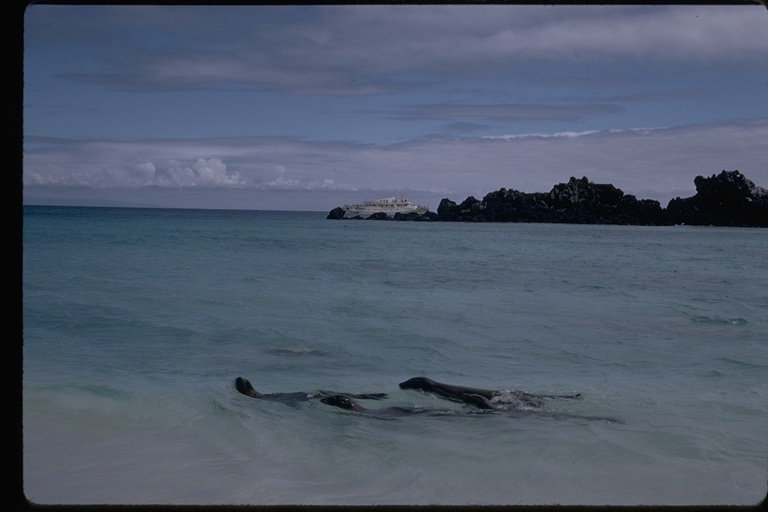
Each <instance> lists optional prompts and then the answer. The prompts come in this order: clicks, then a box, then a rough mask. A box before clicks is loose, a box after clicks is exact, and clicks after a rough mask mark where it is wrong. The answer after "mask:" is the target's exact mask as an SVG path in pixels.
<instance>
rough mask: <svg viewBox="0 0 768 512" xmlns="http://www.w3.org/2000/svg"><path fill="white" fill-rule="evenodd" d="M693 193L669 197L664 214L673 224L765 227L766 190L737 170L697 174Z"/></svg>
mask: <svg viewBox="0 0 768 512" xmlns="http://www.w3.org/2000/svg"><path fill="white" fill-rule="evenodd" d="M693 183H694V185H696V195H695V196H693V197H688V198H685V199H681V198H679V197H677V198H675V199H672V200H671V201H670V202H669V204H668V205H667V216H668V218H669V219H670V220H671V221H672V222H674V223H675V224H691V225H696V226H702V225H706V226H708V225H711V226H744V227H768V190H766V189H764V188H762V187H758V186H756V185H755V184H754V183H752V181H750V180H748V179H747V178H745V177H744V175H742V174H741V173H740V172H739V171H732V172H728V171H723V172H721V173H720V174H718V175H714V174H713V175H712V176H711V177H709V178H705V177H703V176H696V179H694V180H693Z"/></svg>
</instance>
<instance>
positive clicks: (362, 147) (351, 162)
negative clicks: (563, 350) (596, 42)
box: [23, 118, 768, 207]
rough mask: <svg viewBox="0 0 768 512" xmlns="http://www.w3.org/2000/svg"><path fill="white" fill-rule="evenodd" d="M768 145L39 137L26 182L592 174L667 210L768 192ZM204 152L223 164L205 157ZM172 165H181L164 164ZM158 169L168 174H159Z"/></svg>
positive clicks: (307, 182)
mask: <svg viewBox="0 0 768 512" xmlns="http://www.w3.org/2000/svg"><path fill="white" fill-rule="evenodd" d="M765 140H768V118H761V119H752V120H742V121H733V122H727V123H712V124H701V125H686V126H676V127H668V128H645V129H636V130H603V131H584V132H559V133H543V134H542V133H535V134H524V135H514V136H508V137H503V138H497V139H490V138H478V137H465V138H424V139H414V140H411V141H409V142H405V143H399V144H392V145H373V144H345V143H338V142H336V143H327V142H309V141H306V140H300V139H290V138H281V139H274V138H235V139H215V140H210V141H206V140H186V141H185V140H175V141H174V140H165V141H119V140H112V141H73V140H51V139H48V140H45V141H44V142H45V143H44V144H43V141H42V140H38V139H35V138H32V139H30V140H28V144H27V146H28V149H27V151H26V152H25V159H24V174H23V177H24V185H25V186H30V187H32V186H39V185H47V186H76V185H77V186H86V187H98V188H119V187H125V188H127V187H136V186H142V185H143V186H150V185H153V186H160V187H165V188H167V189H172V188H191V187H195V188H217V189H221V190H227V189H247V188H252V189H254V190H264V191H268V190H275V191H276V190H294V191H298V190H306V191H315V192H318V193H319V192H322V191H325V192H330V191H345V190H346V191H350V190H363V189H366V190H404V189H410V190H414V191H422V192H429V193H433V194H442V195H444V196H447V197H450V198H452V199H459V200H461V199H464V198H465V197H466V196H467V195H483V194H485V193H487V192H490V191H492V190H497V189H499V188H501V187H507V188H514V189H518V190H522V191H525V192H543V191H548V190H550V188H551V187H552V186H553V185H554V184H556V183H560V182H563V181H567V180H568V178H569V177H570V176H576V177H581V176H587V177H588V178H590V179H591V180H592V181H596V182H600V183H613V184H614V185H616V186H617V187H619V188H621V189H622V190H624V192H625V193H628V194H635V195H637V196H638V197H640V198H649V199H657V200H659V201H661V202H662V203H663V204H666V201H668V200H669V199H671V198H673V197H675V196H676V195H681V196H688V195H693V194H694V193H695V189H694V186H693V179H694V177H695V176H696V175H699V174H705V175H709V174H712V173H716V172H720V171H721V170H723V169H728V170H733V169H738V170H740V171H741V172H742V173H743V174H745V175H746V176H747V177H748V178H750V179H751V180H752V181H754V182H755V184H757V185H759V186H763V187H766V186H768V153H767V152H766V151H765ZM201 153H202V154H212V153H215V154H218V155H220V156H221V158H210V159H205V158H202V157H199V156H196V155H199V154H201ZM107 155H108V156H109V158H107ZM163 161H164V162H170V163H168V164H167V165H166V166H164V167H163V166H158V165H157V164H156V163H154V162H163ZM225 161H226V162H227V163H226V165H225V163H224V162H225ZM153 168H157V169H162V170H157V171H156V172H154V173H152V172H151V171H152V169H153ZM276 173H277V176H276ZM298 206H299V205H294V207H298Z"/></svg>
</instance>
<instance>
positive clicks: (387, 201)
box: [343, 197, 429, 217]
mask: <svg viewBox="0 0 768 512" xmlns="http://www.w3.org/2000/svg"><path fill="white" fill-rule="evenodd" d="M343 208H344V216H345V217H354V216H356V215H360V216H369V215H373V214H374V213H386V214H387V216H389V217H394V215H395V214H396V213H413V212H415V213H418V214H419V215H422V214H424V213H427V212H428V211H429V208H427V207H426V206H421V205H418V204H414V203H412V202H410V201H409V200H408V199H406V198H404V197H385V198H383V199H373V200H371V201H363V202H362V203H360V204H346V205H344V207H343Z"/></svg>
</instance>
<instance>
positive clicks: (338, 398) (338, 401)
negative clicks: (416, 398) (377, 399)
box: [320, 393, 455, 418]
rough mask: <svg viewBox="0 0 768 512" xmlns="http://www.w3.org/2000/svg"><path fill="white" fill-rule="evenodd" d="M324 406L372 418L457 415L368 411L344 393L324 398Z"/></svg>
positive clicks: (412, 410) (414, 410) (417, 410)
mask: <svg viewBox="0 0 768 512" xmlns="http://www.w3.org/2000/svg"><path fill="white" fill-rule="evenodd" d="M320 401H321V402H323V403H324V404H328V405H332V406H334V407H339V408H341V409H345V410H347V411H354V412H359V413H362V414H364V415H366V416H372V417H377V418H380V417H390V418H391V417H392V416H406V415H409V414H433V415H438V414H455V412H454V411H448V410H437V409H421V408H419V407H400V406H394V407H382V408H381V409H368V408H366V407H363V406H362V405H360V404H359V403H357V402H356V401H355V400H354V398H353V397H352V396H350V395H345V394H343V393H337V394H335V395H328V396H324V397H322V398H321V399H320Z"/></svg>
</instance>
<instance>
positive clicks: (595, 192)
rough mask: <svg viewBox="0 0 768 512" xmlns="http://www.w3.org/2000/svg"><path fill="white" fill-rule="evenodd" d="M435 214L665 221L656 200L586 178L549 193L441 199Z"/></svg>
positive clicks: (477, 218) (471, 218)
mask: <svg viewBox="0 0 768 512" xmlns="http://www.w3.org/2000/svg"><path fill="white" fill-rule="evenodd" d="M437 213H438V215H439V216H440V220H443V221H463V222H560V223H569V224H638V225H655V224H663V223H664V215H663V210H662V209H661V205H660V204H659V202H658V201H652V200H643V201H638V200H637V198H635V196H632V195H624V192H622V191H621V189H618V188H616V187H614V186H613V185H610V184H608V185H603V184H597V183H592V182H590V181H589V179H587V178H586V177H584V178H581V179H576V178H571V179H570V181H569V182H568V183H560V184H558V185H555V186H554V187H553V188H552V190H551V191H550V192H549V193H540V192H537V193H525V192H520V191H518V190H510V189H506V188H502V189H499V190H498V191H496V192H491V193H489V194H487V195H486V196H485V197H484V198H483V199H482V200H477V199H475V198H474V197H472V196H470V197H468V198H467V199H465V200H464V202H462V203H461V204H460V205H457V204H456V203H454V202H453V201H451V200H449V199H443V200H442V201H441V202H440V206H439V207H438V209H437Z"/></svg>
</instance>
